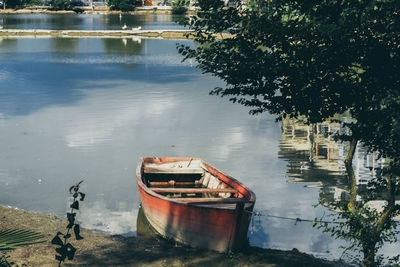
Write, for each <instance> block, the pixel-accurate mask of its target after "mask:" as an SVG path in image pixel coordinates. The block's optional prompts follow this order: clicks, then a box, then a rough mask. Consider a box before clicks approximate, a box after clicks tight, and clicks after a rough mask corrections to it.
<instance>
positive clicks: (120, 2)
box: [108, 0, 135, 11]
mask: <svg viewBox="0 0 400 267" xmlns="http://www.w3.org/2000/svg"><path fill="white" fill-rule="evenodd" d="M108 6H109V7H110V9H111V10H121V11H133V10H135V0H109V1H108Z"/></svg>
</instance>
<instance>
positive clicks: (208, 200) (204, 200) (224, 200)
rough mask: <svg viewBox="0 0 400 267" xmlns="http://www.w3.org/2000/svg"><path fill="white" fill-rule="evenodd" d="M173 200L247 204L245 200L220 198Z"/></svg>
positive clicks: (183, 198) (179, 199)
mask: <svg viewBox="0 0 400 267" xmlns="http://www.w3.org/2000/svg"><path fill="white" fill-rule="evenodd" d="M173 200H178V201H182V202H191V203H195V202H205V203H238V202H247V199H245V198H218V197H209V198H193V197H182V198H173Z"/></svg>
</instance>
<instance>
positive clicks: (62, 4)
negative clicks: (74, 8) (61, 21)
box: [50, 0, 70, 10]
mask: <svg viewBox="0 0 400 267" xmlns="http://www.w3.org/2000/svg"><path fill="white" fill-rule="evenodd" d="M50 5H51V7H52V8H53V9H55V10H65V9H68V8H69V7H70V0H51V1H50Z"/></svg>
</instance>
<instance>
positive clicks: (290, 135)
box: [279, 118, 384, 204]
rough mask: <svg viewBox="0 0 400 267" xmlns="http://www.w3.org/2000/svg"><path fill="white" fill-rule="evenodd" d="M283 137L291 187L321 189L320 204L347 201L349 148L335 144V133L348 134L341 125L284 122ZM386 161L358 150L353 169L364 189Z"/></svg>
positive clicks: (359, 147)
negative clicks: (347, 159)
mask: <svg viewBox="0 0 400 267" xmlns="http://www.w3.org/2000/svg"><path fill="white" fill-rule="evenodd" d="M281 129H282V136H281V144H280V149H279V157H280V158H282V159H284V160H286V161H287V162H288V163H287V179H288V181H289V182H291V183H306V184H307V185H306V186H307V187H320V188H321V190H320V199H319V200H320V202H321V203H324V204H328V203H330V202H333V201H340V200H346V199H347V197H348V180H347V176H346V173H345V167H344V159H345V158H346V154H347V150H348V144H347V143H346V142H344V143H341V142H335V141H334V140H333V134H334V133H341V134H343V133H345V131H346V130H345V129H344V128H343V127H342V126H341V125H340V124H339V123H337V122H332V121H331V122H329V121H328V122H324V123H318V124H313V125H307V124H305V123H303V122H301V121H299V120H295V119H290V118H286V119H283V120H282V127H281ZM383 163H384V159H378V156H377V155H376V154H375V153H367V152H366V150H365V149H364V148H363V147H361V146H357V150H356V152H355V155H354V159H353V168H354V172H355V174H356V177H357V184H358V185H359V186H360V187H363V186H365V185H367V183H368V181H370V180H371V179H372V178H374V177H375V174H376V172H375V170H376V168H380V167H382V165H383Z"/></svg>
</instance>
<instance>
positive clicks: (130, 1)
mask: <svg viewBox="0 0 400 267" xmlns="http://www.w3.org/2000/svg"><path fill="white" fill-rule="evenodd" d="M142 4H143V1H142V0H108V1H107V5H108V7H110V9H111V10H120V11H124V12H128V11H133V10H135V8H136V6H140V5H142ZM47 5H50V6H51V7H52V8H53V9H55V10H69V9H74V8H79V7H82V6H85V5H87V2H84V1H83V0H75V1H71V0H50V1H46V0H4V2H3V8H4V9H5V8H13V9H16V8H24V7H29V6H47ZM171 6H172V13H173V14H183V13H185V12H186V11H187V9H188V6H189V0H174V1H172V2H171Z"/></svg>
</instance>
